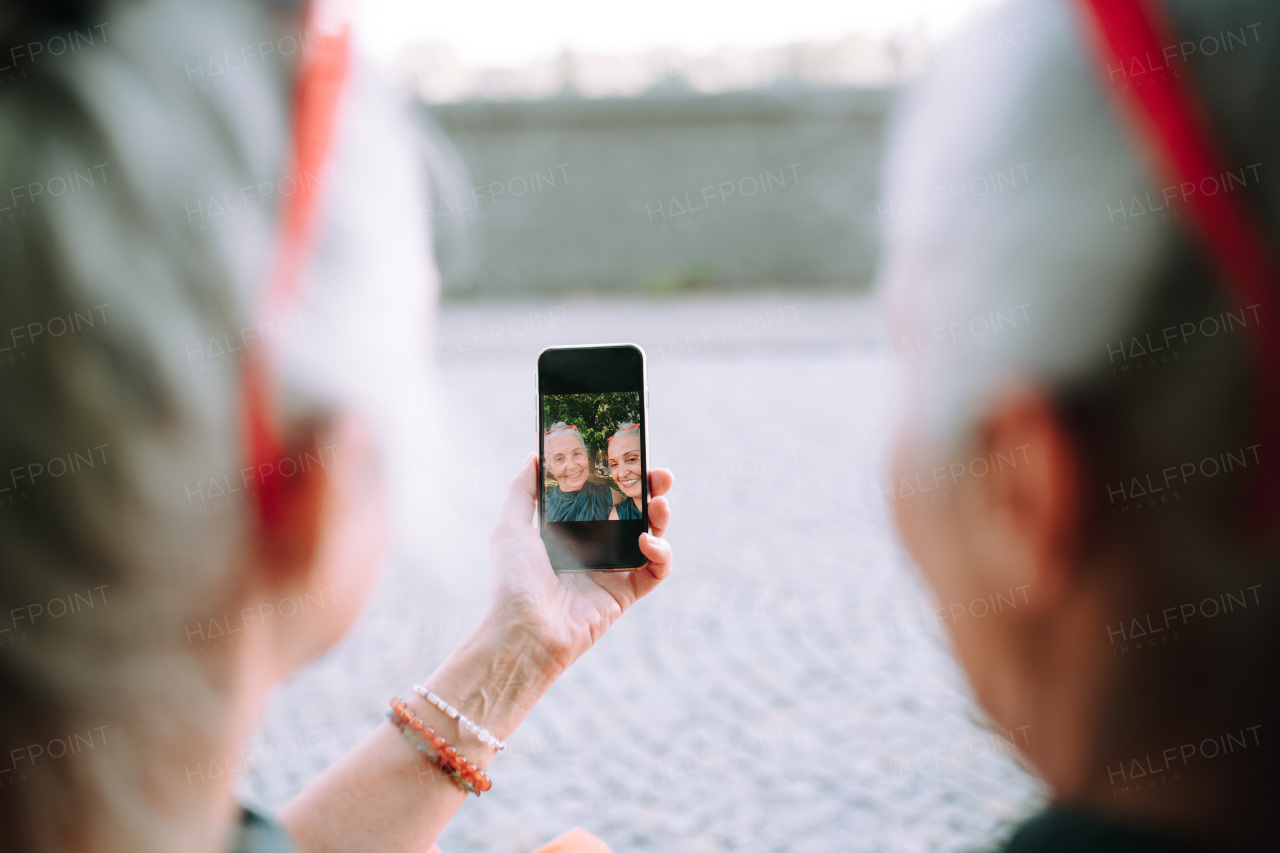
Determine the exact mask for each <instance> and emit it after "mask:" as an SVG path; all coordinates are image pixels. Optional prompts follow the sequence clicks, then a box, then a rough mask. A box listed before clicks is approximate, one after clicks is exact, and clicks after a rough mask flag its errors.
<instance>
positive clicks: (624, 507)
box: [618, 498, 644, 521]
mask: <svg viewBox="0 0 1280 853" xmlns="http://www.w3.org/2000/svg"><path fill="white" fill-rule="evenodd" d="M643 518H644V515H643V514H642V513H641V512H640V507H638V506H636V499H635V498H627V499H626V500H624V501H623V502H622V503H620V504H618V520H619V521H640V520H642V519H643Z"/></svg>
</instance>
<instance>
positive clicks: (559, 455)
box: [542, 421, 614, 521]
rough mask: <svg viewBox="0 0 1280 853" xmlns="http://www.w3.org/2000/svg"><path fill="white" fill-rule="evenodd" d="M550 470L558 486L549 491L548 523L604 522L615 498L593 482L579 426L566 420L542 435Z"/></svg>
mask: <svg viewBox="0 0 1280 853" xmlns="http://www.w3.org/2000/svg"><path fill="white" fill-rule="evenodd" d="M542 444H543V453H544V455H545V457H546V465H547V470H548V471H550V472H551V476H553V477H555V478H556V484H555V485H554V486H552V487H551V488H549V489H547V495H546V507H547V521H604V520H605V519H606V518H608V517H609V511H610V508H611V507H612V506H613V502H614V496H613V494H612V490H611V489H610V488H609V487H608V486H603V485H601V484H599V483H593V482H592V481H591V459H590V456H589V455H588V453H587V445H586V443H585V442H584V441H583V440H582V436H581V434H579V432H578V428H577V427H576V426H571V425H570V424H567V423H565V422H564V421H559V422H557V423H554V424H552V425H551V429H549V430H547V432H546V435H544V436H543V440H542Z"/></svg>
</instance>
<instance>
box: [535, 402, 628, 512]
mask: <svg viewBox="0 0 1280 853" xmlns="http://www.w3.org/2000/svg"><path fill="white" fill-rule="evenodd" d="M639 421H640V394H639V392H636V391H615V392H606V393H599V394H554V395H551V394H549V395H544V396H543V399H542V423H543V436H542V458H543V472H544V482H543V488H544V503H545V506H546V520H547V521H548V522H550V523H555V522H563V521H618V520H624V521H627V520H630V521H634V520H641V519H643V518H644V509H643V494H642V492H643V479H644V472H643V460H642V456H641V453H640V447H641V441H642V434H641V427H640V424H639Z"/></svg>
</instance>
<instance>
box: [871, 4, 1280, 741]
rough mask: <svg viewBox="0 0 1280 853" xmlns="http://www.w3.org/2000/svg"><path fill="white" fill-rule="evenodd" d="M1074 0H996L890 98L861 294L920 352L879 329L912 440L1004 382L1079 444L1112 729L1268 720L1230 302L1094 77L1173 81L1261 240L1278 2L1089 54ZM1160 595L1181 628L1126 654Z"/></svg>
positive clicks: (1277, 80)
mask: <svg viewBox="0 0 1280 853" xmlns="http://www.w3.org/2000/svg"><path fill="white" fill-rule="evenodd" d="M1079 5H1082V4H1075V3H1072V2H1068V0H1052V2H1031V0H1026V2H1012V3H1008V4H1005V5H1002V6H1001V7H1000V8H999V9H998V10H996V11H994V12H993V13H991V14H990V15H988V16H986V17H984V18H983V19H982V20H981V21H980V22H978V23H976V24H975V25H973V27H972V28H971V29H970V30H969V32H968V33H967V34H966V35H965V36H964V37H962V38H961V39H959V40H958V42H957V49H956V50H954V51H952V52H950V53H948V54H946V55H945V56H944V57H943V58H942V59H941V60H940V61H939V66H938V68H937V69H936V71H935V72H934V73H932V74H931V75H929V76H928V77H927V78H926V79H925V80H923V81H922V82H921V83H920V84H919V85H918V86H916V88H915V90H914V91H913V92H912V93H911V94H910V96H909V98H908V99H907V102H906V104H905V107H904V109H903V110H902V112H901V114H900V115H899V117H898V120H897V123H896V125H895V128H894V133H893V136H892V139H891V143H890V147H889V150H890V162H889V164H888V168H887V175H886V187H885V198H884V204H883V205H882V208H881V209H882V210H884V211H889V214H888V216H887V217H882V218H885V229H886V235H885V236H886V246H887V258H886V262H885V266H884V268H883V270H882V272H881V284H882V289H883V295H884V296H885V297H886V298H887V300H888V301H889V303H890V305H891V307H892V310H894V311H895V312H896V314H897V315H898V316H899V317H900V318H903V319H904V322H905V325H906V327H907V328H909V329H910V330H911V332H912V333H913V334H918V335H919V338H914V337H913V338H912V339H911V342H914V341H916V340H923V341H926V342H928V343H929V344H930V345H931V346H932V348H933V349H934V350H935V351H934V352H931V353H920V352H916V353H914V354H911V352H912V350H911V348H910V343H911V342H908V341H906V340H901V341H899V344H900V347H899V350H900V351H901V352H904V353H908V354H907V355H906V356H905V357H907V358H911V359H914V360H916V361H917V364H915V365H914V367H915V369H916V370H917V371H918V374H919V377H920V380H921V383H922V385H921V390H920V392H919V395H918V397H919V400H920V401H921V405H922V409H921V412H920V413H921V416H922V420H923V423H922V424H921V425H920V426H921V428H922V430H923V431H925V432H926V433H927V434H928V435H929V436H930V437H931V440H932V442H934V443H935V444H936V446H937V447H938V448H940V449H944V448H945V449H951V450H954V449H956V448H958V447H961V446H963V445H964V444H965V443H966V442H967V441H968V439H969V437H970V436H971V435H972V430H973V428H974V427H975V426H976V425H977V424H979V423H980V421H981V419H982V417H983V414H984V412H985V411H986V408H987V406H988V405H989V404H990V403H991V401H992V400H993V399H995V398H996V397H997V395H999V394H1001V393H1002V392H1003V391H1005V390H1007V389H1009V388H1011V387H1015V386H1017V385H1019V384H1031V385H1034V386H1036V387H1040V388H1044V389H1047V391H1048V392H1049V393H1050V395H1051V396H1052V398H1053V399H1054V401H1055V403H1056V406H1057V407H1058V410H1059V411H1060V412H1061V414H1062V417H1063V418H1064V419H1065V421H1066V422H1067V423H1068V424H1069V425H1070V427H1071V430H1072V432H1073V434H1074V435H1075V437H1076V439H1077V441H1078V444H1079V446H1080V448H1081V449H1082V453H1083V457H1084V463H1083V470H1082V471H1081V472H1080V473H1081V477H1082V484H1081V490H1082V494H1083V500H1082V504H1083V505H1082V506H1081V511H1082V513H1083V514H1084V516H1085V521H1084V527H1085V530H1086V533H1085V537H1084V540H1083V541H1081V542H1080V543H1078V545H1079V550H1080V555H1079V556H1080V559H1082V560H1090V559H1093V558H1096V557H1098V556H1099V555H1100V554H1103V553H1106V554H1109V555H1111V556H1113V557H1114V556H1116V555H1123V558H1124V565H1125V569H1124V572H1123V573H1121V574H1118V575H1117V576H1116V577H1115V578H1114V579H1113V591H1114V595H1115V598H1114V601H1113V611H1112V613H1111V617H1112V621H1110V622H1108V623H1107V624H1099V625H1098V626H1097V631H1098V632H1100V634H1099V635H1100V636H1102V635H1103V634H1104V633H1105V632H1108V631H1110V632H1112V636H1113V642H1119V644H1120V645H1124V646H1125V648H1124V650H1123V652H1124V654H1123V655H1121V654H1120V650H1119V645H1118V646H1117V647H1116V649H1115V651H1116V653H1117V656H1118V657H1125V656H1127V658H1126V660H1125V661H1123V662H1122V663H1121V664H1119V665H1120V666H1121V667H1122V669H1124V668H1126V667H1127V669H1124V675H1123V677H1121V678H1118V679H1117V685H1118V686H1117V693H1116V697H1115V699H1116V707H1115V714H1116V719H1115V720H1113V721H1112V723H1113V724H1114V725H1115V726H1116V728H1117V730H1132V729H1134V728H1140V727H1142V726H1144V725H1148V724H1151V725H1156V724H1160V725H1165V724H1168V723H1169V722H1170V721H1175V720H1178V719H1182V720H1196V719H1206V720H1207V719H1215V720H1238V721H1240V722H1241V723H1242V724H1251V723H1254V722H1257V721H1259V720H1261V719H1262V718H1266V719H1268V720H1274V713H1275V710H1274V705H1273V704H1269V703H1270V699H1271V696H1270V694H1271V693H1272V692H1273V689H1274V688H1273V687H1272V685H1271V683H1270V682H1271V679H1269V678H1262V677H1260V676H1261V674H1262V673H1264V672H1273V671H1274V670H1275V666H1276V664H1277V662H1280V658H1278V657H1277V652H1278V649H1280V619H1278V618H1277V614H1276V612H1275V605H1274V603H1272V602H1270V600H1269V592H1268V591H1269V590H1271V589H1272V588H1273V586H1274V582H1275V581H1276V580H1277V567H1278V562H1277V542H1278V541H1280V529H1273V530H1272V531H1271V535H1270V536H1269V537H1268V538H1267V540H1266V541H1265V542H1263V543H1259V541H1258V539H1257V538H1256V537H1250V536H1249V535H1247V531H1246V530H1244V529H1243V528H1242V526H1241V524H1240V521H1241V518H1242V517H1243V516H1244V515H1245V514H1246V512H1245V510H1246V509H1247V507H1246V506H1245V504H1246V502H1247V501H1249V500H1250V496H1251V495H1252V494H1254V493H1253V492H1252V491H1251V489H1252V488H1254V487H1255V486H1256V482H1255V480H1256V478H1255V477H1254V476H1252V474H1253V473H1254V470H1255V469H1256V467H1257V460H1258V459H1259V458H1260V456H1259V454H1270V453H1275V452H1276V451H1277V450H1280V448H1272V447H1270V446H1265V445H1263V444H1262V438H1261V436H1260V434H1259V432H1258V429H1257V423H1258V421H1257V419H1256V417H1255V414H1256V410H1257V408H1258V395H1259V389H1260V387H1262V386H1261V385H1260V383H1259V381H1258V366H1257V365H1256V364H1255V363H1254V362H1253V360H1252V355H1251V348H1250V343H1249V336H1250V335H1252V334H1255V333H1257V332H1258V331H1259V330H1258V329H1257V328H1253V327H1251V324H1254V325H1256V322H1255V317H1256V315H1255V314H1253V313H1251V312H1250V310H1249V306H1244V305H1238V304H1235V302H1234V300H1233V297H1232V296H1231V291H1230V290H1229V289H1228V288H1226V287H1224V285H1223V282H1222V281H1221V279H1220V272H1219V270H1218V269H1216V268H1215V267H1214V266H1213V264H1212V263H1210V261H1209V260H1208V256H1207V255H1206V254H1205V253H1204V251H1203V249H1202V248H1201V246H1200V245H1199V243H1198V242H1197V240H1196V237H1195V234H1194V232H1193V230H1192V229H1191V228H1190V226H1189V223H1188V222H1187V221H1186V218H1185V214H1184V213H1181V212H1179V210H1178V209H1177V207H1176V206H1171V205H1167V204H1162V203H1161V201H1160V200H1161V199H1166V200H1167V198H1168V197H1167V196H1166V194H1165V193H1164V190H1165V187H1164V185H1163V184H1164V182H1163V180H1162V179H1161V178H1160V176H1159V175H1158V174H1157V173H1156V172H1155V171H1154V170H1153V169H1152V168H1151V164H1150V162H1149V161H1148V160H1147V159H1146V158H1145V156H1144V153H1143V150H1142V148H1141V143H1140V142H1139V140H1138V139H1137V138H1136V137H1135V136H1134V135H1132V134H1131V133H1130V132H1129V128H1128V127H1127V126H1126V124H1125V122H1124V120H1122V118H1121V117H1120V114H1119V112H1118V109H1117V103H1116V98H1115V97H1114V96H1115V95H1116V92H1112V91H1108V89H1109V88H1115V89H1119V88H1121V87H1128V86H1142V85H1144V84H1146V83H1147V81H1148V76H1149V75H1161V74H1164V75H1169V74H1173V75H1176V76H1180V77H1183V78H1185V79H1186V80H1187V81H1188V82H1189V83H1190V84H1191V86H1192V87H1193V89H1195V90H1196V91H1198V92H1199V93H1200V95H1201V99H1202V101H1203V103H1204V105H1205V106H1206V107H1207V111H1208V115H1209V121H1210V124H1211V126H1212V128H1213V130H1214V131H1215V132H1216V134H1217V136H1218V140H1219V141H1220V143H1221V145H1222V148H1223V150H1224V152H1225V160H1226V169H1227V173H1226V174H1224V175H1223V176H1221V181H1220V182H1219V185H1218V186H1219V189H1212V188H1209V189H1206V190H1205V191H1229V192H1233V193H1237V194H1238V195H1239V197H1240V199H1241V200H1242V201H1243V202H1244V203H1245V204H1247V205H1248V206H1249V207H1250V208H1251V209H1252V210H1253V211H1255V212H1256V213H1257V214H1258V215H1259V217H1260V219H1261V221H1262V223H1263V225H1264V227H1265V231H1266V234H1267V237H1268V243H1269V244H1270V246H1271V247H1272V248H1273V249H1274V247H1275V246H1278V245H1280V182H1277V181H1275V180H1272V179H1270V178H1269V177H1268V175H1267V171H1268V170H1269V169H1270V168H1271V167H1272V164H1274V163H1275V162H1276V161H1277V158H1278V157H1280V117H1277V114H1276V113H1275V111H1274V110H1272V109H1270V108H1269V106H1268V105H1270V104H1272V103H1275V102H1276V101H1277V100H1278V99H1280V51H1277V50H1275V49H1274V46H1273V45H1272V44H1271V41H1272V40H1273V39H1275V38H1277V37H1280V9H1277V8H1276V7H1275V6H1274V4H1269V3H1265V2H1258V0H1231V2H1213V3H1208V2H1194V0H1172V2H1168V3H1166V4H1162V5H1165V6H1166V7H1167V9H1168V12H1169V15H1170V18H1171V21H1172V24H1173V26H1174V29H1175V30H1176V32H1177V37H1178V41H1177V43H1176V44H1174V45H1172V46H1171V49H1170V50H1169V51H1166V54H1165V55H1164V56H1162V57H1145V58H1143V59H1142V61H1140V62H1139V63H1138V64H1137V65H1132V64H1131V65H1129V66H1128V67H1124V68H1115V67H1112V68H1109V69H1108V68H1102V69H1099V68H1097V67H1095V59H1094V56H1093V51H1092V48H1091V44H1090V42H1089V38H1088V36H1087V31H1086V30H1085V28H1084V22H1083V18H1082V17H1081V14H1080V10H1079V8H1078V7H1079ZM1276 287H1277V294H1276V296H1277V298H1280V282H1277V283H1276ZM1261 331H1262V332H1263V333H1264V334H1276V330H1261ZM1170 471H1172V472H1173V473H1172V475H1171V477H1172V478H1171V479H1170V478H1169V477H1167V476H1166V475H1167V474H1168V472H1170ZM1157 486H1158V488H1155V487H1157ZM1168 608H1173V609H1174V610H1173V612H1174V617H1173V618H1174V619H1177V618H1180V614H1181V615H1185V614H1186V613H1187V610H1186V608H1190V610H1191V611H1193V613H1194V615H1192V616H1187V617H1186V618H1188V619H1190V620H1191V621H1192V622H1193V623H1194V624H1192V625H1189V626H1188V630H1184V631H1183V634H1182V636H1183V639H1182V640H1181V642H1180V645H1179V646H1178V647H1177V648H1175V649H1166V650H1164V653H1163V654H1161V653H1160V652H1158V651H1157V652H1149V653H1147V654H1145V655H1144V654H1143V653H1142V652H1141V651H1140V650H1138V649H1137V648H1135V646H1136V645H1137V644H1135V643H1131V642H1129V640H1132V635H1133V633H1134V631H1133V629H1132V627H1131V623H1132V620H1134V619H1137V620H1139V621H1140V622H1141V621H1142V620H1145V619H1146V618H1147V616H1148V614H1155V615H1156V618H1157V619H1159V617H1160V614H1162V613H1167V612H1169V611H1168ZM1138 630H1142V629H1138ZM1142 645H1143V646H1145V643H1143V644H1142ZM1268 715H1270V716H1268ZM1121 718H1123V720H1124V722H1123V724H1121V723H1120V719H1121Z"/></svg>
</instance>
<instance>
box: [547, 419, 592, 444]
mask: <svg viewBox="0 0 1280 853" xmlns="http://www.w3.org/2000/svg"><path fill="white" fill-rule="evenodd" d="M557 430H568V431H569V432H571V433H573V437H574V438H576V439H578V444H581V445H582V449H583V450H586V449H587V442H586V441H585V440H583V438H582V433H580V432H578V429H577V427H574V426H573V425H572V424H567V423H565V422H564V421H556V422H555V423H553V424H552V425H551V426H549V427H547V431H546V433H544V434H543V445H544V446H545V445H546V437H547V436H548V435H550V434H551V433H553V432H555V431H557Z"/></svg>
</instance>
